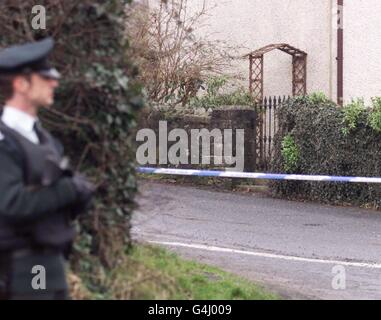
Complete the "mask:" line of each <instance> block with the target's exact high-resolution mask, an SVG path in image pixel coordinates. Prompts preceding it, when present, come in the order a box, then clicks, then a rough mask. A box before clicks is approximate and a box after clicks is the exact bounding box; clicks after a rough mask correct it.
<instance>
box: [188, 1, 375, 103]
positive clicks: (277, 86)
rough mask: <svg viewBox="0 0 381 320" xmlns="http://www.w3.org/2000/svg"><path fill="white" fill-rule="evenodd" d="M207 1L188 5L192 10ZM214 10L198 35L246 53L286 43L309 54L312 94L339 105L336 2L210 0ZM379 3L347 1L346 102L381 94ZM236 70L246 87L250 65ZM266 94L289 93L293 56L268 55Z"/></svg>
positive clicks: (242, 65)
mask: <svg viewBox="0 0 381 320" xmlns="http://www.w3.org/2000/svg"><path fill="white" fill-rule="evenodd" d="M202 3H203V0H188V4H189V6H190V8H191V10H192V11H197V10H199V9H200V8H201V5H202ZM206 3H207V6H208V7H209V8H211V9H210V10H209V15H208V16H207V17H206V19H205V21H204V23H205V26H204V27H203V28H202V29H201V30H200V31H199V32H200V35H202V36H205V37H208V38H212V39H218V40H225V41H228V42H229V43H230V44H231V45H233V46H236V47H237V48H240V49H239V51H240V53H242V54H245V53H248V52H250V51H253V50H255V49H258V48H260V47H262V46H265V45H267V44H270V43H288V44H290V45H292V46H295V47H297V48H299V49H301V50H304V51H306V52H307V53H308V78H307V90H308V92H316V91H322V92H324V93H325V94H326V95H327V96H329V97H330V98H331V99H332V100H334V101H336V100H337V76H336V75H337V61H336V57H337V17H338V16H337V0H307V1H306V0H206ZM380 14H381V1H379V0H344V100H345V102H348V101H350V99H351V98H353V97H364V98H365V99H366V100H369V99H370V98H371V97H373V96H380V95H381V70H380V69H381V68H380V66H381V63H380V60H381V58H380V57H381V19H379V16H380ZM235 67H236V70H238V71H239V73H240V74H241V75H242V76H244V77H245V80H244V81H245V82H244V84H245V85H246V84H247V78H248V61H239V63H237V66H235ZM264 68H265V83H264V95H265V96H268V95H283V94H285V95H288V94H291V57H289V56H288V55H287V54H285V53H283V52H280V51H274V52H271V53H269V54H266V55H265V64H264Z"/></svg>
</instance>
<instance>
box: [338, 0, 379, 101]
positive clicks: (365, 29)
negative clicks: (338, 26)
mask: <svg viewBox="0 0 381 320" xmlns="http://www.w3.org/2000/svg"><path fill="white" fill-rule="evenodd" d="M380 66H381V1H380V0H345V5H344V97H345V100H346V101H349V100H350V99H351V98H355V97H364V98H365V99H366V100H367V101H369V98H370V97H374V96H381V68H380Z"/></svg>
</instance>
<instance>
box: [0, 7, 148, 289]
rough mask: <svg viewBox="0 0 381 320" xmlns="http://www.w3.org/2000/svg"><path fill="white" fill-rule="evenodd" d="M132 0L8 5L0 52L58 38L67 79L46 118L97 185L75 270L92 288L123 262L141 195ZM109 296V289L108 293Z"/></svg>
mask: <svg viewBox="0 0 381 320" xmlns="http://www.w3.org/2000/svg"><path fill="white" fill-rule="evenodd" d="M130 2H131V0H108V1H103V0H82V1H77V0H65V1H56V0H41V1H35V0H23V1H19V0H17V1H15V0H12V1H10V0H2V1H1V2H0V47H5V46H7V45H10V44H15V43H22V42H25V41H32V40H33V39H39V38H44V37H46V36H53V37H54V39H55V40H56V48H55V50H54V52H53V54H52V60H53V64H54V65H55V66H57V68H58V69H59V71H61V72H62V74H63V79H62V81H61V85H60V88H59V90H58V91H57V97H56V98H57V99H56V103H55V105H54V107H53V108H52V109H51V110H46V111H45V112H43V113H42V114H41V117H42V119H43V122H44V124H45V126H47V127H49V129H50V130H52V131H53V132H54V133H55V134H56V135H57V136H58V137H59V138H60V139H61V140H62V141H63V142H64V145H65V147H66V152H67V153H68V154H69V155H70V156H71V159H72V162H73V164H74V166H75V167H76V168H77V169H78V170H80V171H82V172H85V173H86V174H87V175H88V176H89V177H90V178H91V179H92V180H93V181H94V182H95V183H96V184H97V185H98V193H97V197H96V205H95V208H94V210H92V211H91V212H90V213H89V214H88V215H84V216H82V217H81V219H80V223H79V224H78V226H77V227H78V231H79V234H80V237H78V239H77V242H76V243H75V251H74V255H73V256H72V260H71V262H72V264H71V267H72V269H73V271H74V272H75V273H77V274H80V275H83V276H85V277H86V279H84V280H85V281H86V283H87V284H88V288H89V289H90V290H95V287H97V286H100V285H102V281H103V278H104V274H105V273H106V272H107V270H110V269H112V268H113V267H114V266H116V265H117V264H119V263H120V260H121V258H122V257H123V253H124V252H125V251H126V247H127V246H128V245H129V244H130V234H129V231H130V218H131V213H132V209H133V206H134V203H133V199H134V194H135V192H136V181H135V170H134V167H135V164H134V160H135V153H134V149H133V139H134V133H133V130H135V129H134V127H135V126H136V115H137V113H138V110H139V109H140V108H141V107H142V106H143V104H144V100H143V99H142V87H141V86H140V85H139V84H138V83H137V82H136V81H134V78H135V76H136V68H134V67H133V66H132V65H131V63H130V61H129V59H128V56H127V54H126V50H127V48H128V41H127V39H126V38H125V22H126V21H125V19H126V12H125V9H126V7H125V6H126V5H128V4H129V3H130ZM35 4H39V5H43V6H45V8H46V14H47V19H46V26H47V28H46V29H45V30H34V29H32V27H31V24H30V22H31V20H32V17H33V15H32V8H33V6H34V5H35ZM103 289H104V290H105V291H107V290H108V288H103Z"/></svg>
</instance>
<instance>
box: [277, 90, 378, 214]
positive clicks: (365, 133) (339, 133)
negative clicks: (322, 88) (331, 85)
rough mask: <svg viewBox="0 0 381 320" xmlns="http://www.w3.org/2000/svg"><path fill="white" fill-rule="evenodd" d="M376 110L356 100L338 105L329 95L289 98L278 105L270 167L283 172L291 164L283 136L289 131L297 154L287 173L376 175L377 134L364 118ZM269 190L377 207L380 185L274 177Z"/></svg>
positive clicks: (296, 195) (290, 195)
mask: <svg viewBox="0 0 381 320" xmlns="http://www.w3.org/2000/svg"><path fill="white" fill-rule="evenodd" d="M315 98H316V96H315ZM377 101H379V100H378V99H376V100H374V104H375V102H377ZM377 110H379V109H377V107H375V108H373V109H368V108H364V107H363V104H362V102H361V101H355V102H352V103H351V104H349V105H348V106H346V107H344V108H340V107H338V106H337V105H336V104H335V103H333V102H330V101H329V100H328V99H319V101H317V100H316V99H314V98H311V97H296V98H293V99H291V100H290V101H288V102H286V103H285V104H284V105H283V106H281V107H280V109H279V110H278V119H279V131H278V133H277V134H276V136H275V142H274V158H273V162H272V164H271V166H272V171H273V172H276V173H284V172H285V171H288V169H290V164H289V163H288V162H289V161H290V160H287V159H288V158H287V157H285V156H284V154H285V151H284V150H285V143H284V141H285V137H288V136H292V138H293V141H294V143H295V146H294V147H297V149H298V151H299V152H298V153H299V159H298V162H297V163H298V165H297V166H293V170H291V171H289V172H290V173H295V174H307V175H308V174H311V175H338V176H365V177H378V176H380V173H381V136H380V133H379V131H377V130H375V129H374V128H372V126H371V125H370V122H369V119H376V117H377V116H376V115H378V114H379V113H378V112H379V111H377ZM371 123H372V122H371ZM374 123H376V121H374ZM344 129H350V130H348V131H346V130H344ZM291 145H292V144H291ZM294 147H293V148H294ZM289 159H290V158H289ZM291 159H292V158H291ZM271 189H272V191H273V192H274V194H276V195H281V196H284V197H289V198H302V199H309V200H318V201H321V202H326V203H338V204H347V203H348V204H349V203H350V204H355V205H366V206H372V207H375V208H379V207H380V206H381V186H379V185H375V184H360V183H338V182H299V181H278V182H272V183H271Z"/></svg>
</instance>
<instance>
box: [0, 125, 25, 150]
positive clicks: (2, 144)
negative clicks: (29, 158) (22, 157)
mask: <svg viewBox="0 0 381 320" xmlns="http://www.w3.org/2000/svg"><path fill="white" fill-rule="evenodd" d="M0 152H6V153H11V154H19V153H20V152H21V151H20V146H19V145H18V143H17V142H16V141H15V139H14V138H13V137H11V136H10V135H9V134H6V133H5V132H4V131H2V130H1V129H0Z"/></svg>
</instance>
